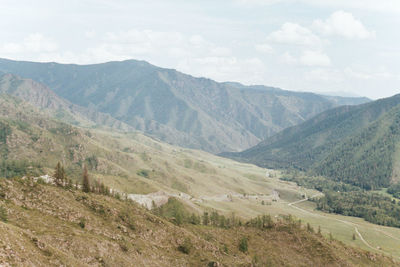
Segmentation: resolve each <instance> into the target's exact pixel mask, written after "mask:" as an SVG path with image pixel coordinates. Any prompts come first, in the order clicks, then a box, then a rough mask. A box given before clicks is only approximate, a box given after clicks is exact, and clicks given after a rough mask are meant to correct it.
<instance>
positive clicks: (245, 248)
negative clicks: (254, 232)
mask: <svg viewBox="0 0 400 267" xmlns="http://www.w3.org/2000/svg"><path fill="white" fill-rule="evenodd" d="M239 250H240V251H241V252H243V253H246V252H247V251H248V238H247V237H243V238H242V239H240V241H239Z"/></svg>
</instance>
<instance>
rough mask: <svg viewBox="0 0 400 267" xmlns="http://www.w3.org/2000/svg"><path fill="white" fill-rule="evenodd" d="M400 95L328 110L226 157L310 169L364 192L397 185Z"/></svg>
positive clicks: (265, 164)
mask: <svg viewBox="0 0 400 267" xmlns="http://www.w3.org/2000/svg"><path fill="white" fill-rule="evenodd" d="M399 116H400V95H396V96H393V97H390V98H386V99H381V100H377V101H374V102H371V103H367V104H363V105H359V106H351V107H350V106H345V107H339V108H336V109H332V110H328V111H326V112H323V113H322V114H320V115H317V116H316V117H314V118H312V119H311V120H308V121H306V122H304V123H302V124H300V125H298V126H295V127H292V128H288V129H286V130H284V131H282V132H281V133H279V134H277V135H275V136H273V137H271V138H270V139H268V140H266V141H264V142H262V143H260V144H259V145H257V146H255V147H254V148H251V149H248V150H246V151H243V152H241V153H237V154H235V153H232V154H226V155H227V156H230V157H233V158H236V159H241V160H244V161H246V162H252V163H256V164H258V165H260V166H264V167H273V168H296V169H300V170H307V171H312V172H314V173H316V174H319V175H324V176H327V177H330V178H332V179H334V180H336V181H342V182H345V183H349V184H352V185H356V186H359V187H362V188H365V189H376V188H381V187H388V186H389V185H390V184H391V183H395V182H397V181H399V179H398V177H399V175H400V173H399V172H398V171H399V167H398V154H399V151H398V144H399V141H400V139H399V137H400V136H399V134H400V132H399V130H400V125H399V121H400V117H399Z"/></svg>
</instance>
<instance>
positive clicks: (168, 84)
mask: <svg viewBox="0 0 400 267" xmlns="http://www.w3.org/2000/svg"><path fill="white" fill-rule="evenodd" d="M0 71H2V72H5V73H14V74H17V75H20V76H22V77H24V78H30V79H33V80H35V81H37V82H40V83H43V84H45V85H46V86H48V87H49V88H51V89H52V90H53V91H54V92H55V93H56V94H58V95H59V96H61V97H64V98H66V99H67V100H69V101H71V102H72V103H74V104H77V105H80V106H82V107H89V108H90V109H93V110H96V111H100V112H104V113H107V114H110V115H111V116H112V117H113V118H115V119H117V120H119V121H123V122H124V123H126V124H128V125H130V126H132V127H134V128H135V129H138V130H141V131H144V132H145V133H148V134H151V135H153V136H156V137H158V138H160V139H161V140H164V141H167V142H169V143H172V144H177V145H181V146H185V147H191V148H200V149H203V150H206V151H211V152H221V151H239V150H243V149H246V148H249V147H251V146H253V145H255V144H257V143H258V142H260V141H262V140H264V139H265V137H268V136H271V135H273V134H275V133H277V132H279V131H280V130H282V129H284V128H286V127H289V126H293V125H296V124H298V123H301V122H303V121H304V120H306V119H308V118H311V117H313V116H315V115H316V114H318V113H320V112H322V111H324V110H327V109H329V108H332V107H335V106H338V105H342V104H359V103H364V102H367V101H368V99H365V98H342V97H328V96H321V95H316V94H312V93H299V92H290V91H284V90H280V89H276V88H270V87H264V86H243V85H241V84H238V83H217V82H215V81H212V80H210V79H205V78H195V77H192V76H189V75H186V74H183V73H180V72H177V71H175V70H171V69H163V68H159V67H156V66H153V65H151V64H148V63H147V62H144V61H135V60H128V61H122V62H108V63H103V64H94V65H67V64H57V63H34V62H18V61H11V60H6V59H0Z"/></svg>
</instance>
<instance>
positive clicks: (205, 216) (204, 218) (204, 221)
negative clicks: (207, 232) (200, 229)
mask: <svg viewBox="0 0 400 267" xmlns="http://www.w3.org/2000/svg"><path fill="white" fill-rule="evenodd" d="M209 223H210V219H209V217H208V212H204V213H203V224H204V225H208V224H209Z"/></svg>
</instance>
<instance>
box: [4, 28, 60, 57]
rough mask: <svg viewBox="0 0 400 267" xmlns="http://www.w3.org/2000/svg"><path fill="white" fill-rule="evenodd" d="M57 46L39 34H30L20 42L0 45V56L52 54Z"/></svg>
mask: <svg viewBox="0 0 400 267" xmlns="http://www.w3.org/2000/svg"><path fill="white" fill-rule="evenodd" d="M57 49H58V45H57V43H56V42H54V41H53V40H52V39H51V38H48V37H46V36H44V35H43V34H40V33H34V34H30V35H28V36H27V37H25V38H24V39H23V41H21V42H8V43H3V44H2V45H0V54H1V55H8V54H11V55H13V54H21V53H47V52H54V51H56V50H57Z"/></svg>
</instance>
